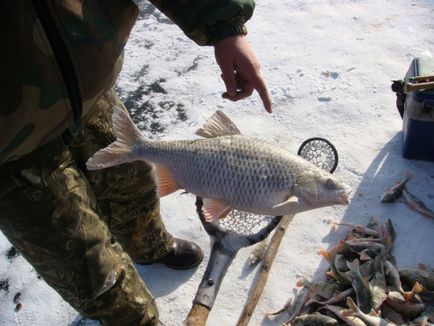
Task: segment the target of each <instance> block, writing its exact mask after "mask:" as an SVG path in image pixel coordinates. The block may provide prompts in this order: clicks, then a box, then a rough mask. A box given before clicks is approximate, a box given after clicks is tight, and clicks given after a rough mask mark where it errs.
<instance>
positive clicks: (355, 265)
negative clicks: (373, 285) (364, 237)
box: [347, 259, 373, 313]
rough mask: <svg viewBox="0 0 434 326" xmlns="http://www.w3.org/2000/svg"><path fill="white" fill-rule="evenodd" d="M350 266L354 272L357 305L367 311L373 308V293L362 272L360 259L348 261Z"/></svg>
mask: <svg viewBox="0 0 434 326" xmlns="http://www.w3.org/2000/svg"><path fill="white" fill-rule="evenodd" d="M347 265H348V268H349V269H350V271H351V273H352V277H351V284H352V286H353V288H354V292H356V299H357V305H358V306H359V307H360V310H362V311H363V312H365V313H369V312H371V310H372V307H373V302H372V293H371V289H370V287H369V283H368V281H367V279H365V278H363V276H362V274H360V265H359V260H358V259H354V261H353V262H347Z"/></svg>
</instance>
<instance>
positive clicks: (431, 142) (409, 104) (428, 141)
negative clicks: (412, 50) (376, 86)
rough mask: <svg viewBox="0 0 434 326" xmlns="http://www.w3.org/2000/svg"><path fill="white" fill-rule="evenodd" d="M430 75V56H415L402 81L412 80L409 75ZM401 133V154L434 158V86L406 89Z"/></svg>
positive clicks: (432, 63)
mask: <svg viewBox="0 0 434 326" xmlns="http://www.w3.org/2000/svg"><path fill="white" fill-rule="evenodd" d="M433 75H434V59H433V58H428V57H420V58H415V59H414V60H413V61H412V63H411V65H410V68H409V69H408V71H407V74H406V76H405V80H404V82H408V81H412V77H418V76H433ZM402 135H403V137H402V156H403V157H404V158H407V159H416V160H425V161H434V89H425V90H419V91H412V92H409V93H406V95H405V101H404V115H403V128H402Z"/></svg>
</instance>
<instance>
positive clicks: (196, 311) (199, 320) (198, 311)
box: [184, 303, 210, 326]
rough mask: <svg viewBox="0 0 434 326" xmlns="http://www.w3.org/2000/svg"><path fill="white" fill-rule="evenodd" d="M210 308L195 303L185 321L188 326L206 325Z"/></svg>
mask: <svg viewBox="0 0 434 326" xmlns="http://www.w3.org/2000/svg"><path fill="white" fill-rule="evenodd" d="M209 311H210V310H209V308H208V307H205V306H203V305H201V304H198V303H195V304H193V307H192V308H191V310H190V313H189V314H188V316H187V319H186V320H185V322H184V325H186V326H204V325H205V324H206V320H207V319H208V315H209Z"/></svg>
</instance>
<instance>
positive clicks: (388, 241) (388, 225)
mask: <svg viewBox="0 0 434 326" xmlns="http://www.w3.org/2000/svg"><path fill="white" fill-rule="evenodd" d="M381 230H382V232H381V233H382V237H383V239H384V244H385V245H386V247H387V250H388V252H391V251H392V247H393V242H394V241H395V238H396V232H395V228H394V227H393V224H392V221H391V220H390V218H388V219H387V220H386V222H384V224H383V226H382V228H381Z"/></svg>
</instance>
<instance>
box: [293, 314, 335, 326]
mask: <svg viewBox="0 0 434 326" xmlns="http://www.w3.org/2000/svg"><path fill="white" fill-rule="evenodd" d="M337 324H338V321H337V320H336V319H334V318H332V317H329V316H326V315H322V314H320V313H313V314H309V315H301V316H298V317H297V318H295V319H294V320H293V321H292V322H291V325H292V326H334V325H337Z"/></svg>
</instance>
